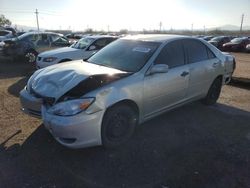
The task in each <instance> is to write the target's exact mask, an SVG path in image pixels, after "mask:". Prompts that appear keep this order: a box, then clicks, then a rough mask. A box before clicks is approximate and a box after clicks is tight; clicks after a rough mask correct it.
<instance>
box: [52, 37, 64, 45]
mask: <svg viewBox="0 0 250 188" xmlns="http://www.w3.org/2000/svg"><path fill="white" fill-rule="evenodd" d="M51 40H52V43H54V44H68V40H67V39H66V38H64V37H61V36H59V35H52V36H51Z"/></svg>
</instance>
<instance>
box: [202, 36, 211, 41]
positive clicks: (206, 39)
mask: <svg viewBox="0 0 250 188" xmlns="http://www.w3.org/2000/svg"><path fill="white" fill-rule="evenodd" d="M212 38H214V36H205V37H203V38H202V39H203V40H205V41H210V40H211V39H212Z"/></svg>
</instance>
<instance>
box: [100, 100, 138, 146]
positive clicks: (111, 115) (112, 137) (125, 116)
mask: <svg viewBox="0 0 250 188" xmlns="http://www.w3.org/2000/svg"><path fill="white" fill-rule="evenodd" d="M137 120H138V115H137V113H136V111H135V110H133V109H132V108H131V107H130V106H128V105H116V106H114V107H111V108H110V109H108V110H107V111H106V113H105V114H104V117H103V121H102V128H101V136H102V144H103V146H104V147H105V148H115V147H117V146H119V145H121V144H123V143H124V142H126V141H127V140H128V139H129V138H130V137H131V136H132V135H133V133H134V129H135V126H136V125H137Z"/></svg>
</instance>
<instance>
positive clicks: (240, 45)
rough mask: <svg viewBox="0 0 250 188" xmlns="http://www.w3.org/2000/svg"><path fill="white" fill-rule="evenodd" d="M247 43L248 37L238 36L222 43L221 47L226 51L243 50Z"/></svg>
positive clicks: (249, 40) (249, 42) (249, 41)
mask: <svg viewBox="0 0 250 188" xmlns="http://www.w3.org/2000/svg"><path fill="white" fill-rule="evenodd" d="M248 44H250V39H248V38H247V37H239V38H235V39H233V40H231V41H230V42H228V43H226V44H224V45H223V49H224V51H228V52H245V51H246V46H247V45H248Z"/></svg>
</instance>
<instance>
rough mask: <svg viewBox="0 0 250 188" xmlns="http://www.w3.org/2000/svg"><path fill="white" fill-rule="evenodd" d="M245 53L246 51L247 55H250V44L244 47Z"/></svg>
mask: <svg viewBox="0 0 250 188" xmlns="http://www.w3.org/2000/svg"><path fill="white" fill-rule="evenodd" d="M246 51H247V52H248V53H250V44H248V45H247V46H246Z"/></svg>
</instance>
